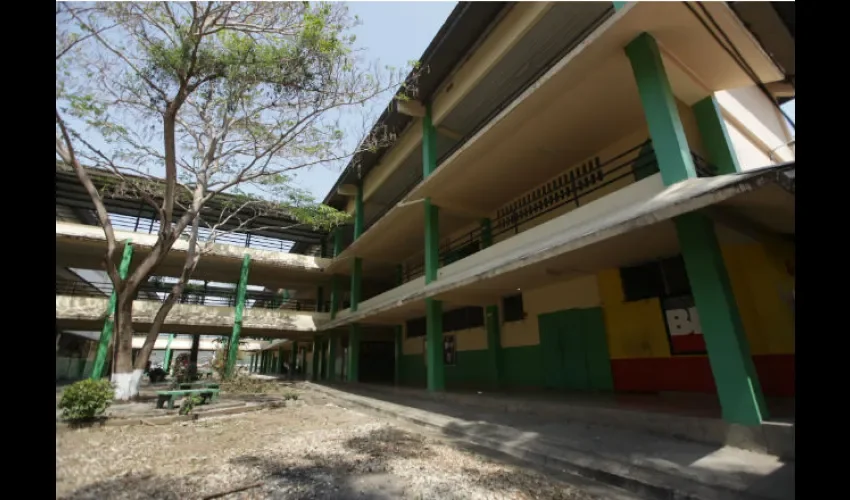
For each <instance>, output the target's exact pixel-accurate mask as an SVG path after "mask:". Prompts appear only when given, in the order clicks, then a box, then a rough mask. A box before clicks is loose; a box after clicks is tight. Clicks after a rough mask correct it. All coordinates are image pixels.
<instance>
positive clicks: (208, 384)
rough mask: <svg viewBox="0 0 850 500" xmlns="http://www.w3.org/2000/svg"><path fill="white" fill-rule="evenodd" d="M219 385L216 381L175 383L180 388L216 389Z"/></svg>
mask: <svg viewBox="0 0 850 500" xmlns="http://www.w3.org/2000/svg"><path fill="white" fill-rule="evenodd" d="M219 387H220V386H219V385H218V382H182V383H179V384H177V388H178V389H180V390H191V389H218V388H219Z"/></svg>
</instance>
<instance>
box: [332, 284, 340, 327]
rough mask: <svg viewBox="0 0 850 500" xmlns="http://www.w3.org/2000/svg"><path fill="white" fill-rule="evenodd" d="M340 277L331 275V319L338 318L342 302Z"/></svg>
mask: <svg viewBox="0 0 850 500" xmlns="http://www.w3.org/2000/svg"><path fill="white" fill-rule="evenodd" d="M339 299H340V289H339V277H338V276H336V275H334V276H331V311H330V312H331V319H334V318H336V313H337V311H339V303H340V300H339Z"/></svg>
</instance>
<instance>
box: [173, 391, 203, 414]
mask: <svg viewBox="0 0 850 500" xmlns="http://www.w3.org/2000/svg"><path fill="white" fill-rule="evenodd" d="M203 402H204V398H203V397H201V396H194V395H193V396H188V397H185V398H183V403H182V404H181V405H180V411H178V413H179V414H180V415H188V414H190V413H192V410H194V409H195V406H197V405H199V404H201V403H203Z"/></svg>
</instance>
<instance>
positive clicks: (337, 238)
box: [334, 227, 342, 258]
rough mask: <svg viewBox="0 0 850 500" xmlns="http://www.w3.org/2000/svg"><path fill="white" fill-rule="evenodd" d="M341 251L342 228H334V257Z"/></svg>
mask: <svg viewBox="0 0 850 500" xmlns="http://www.w3.org/2000/svg"><path fill="white" fill-rule="evenodd" d="M341 253H342V229H341V228H339V227H338V228H336V229H334V258H337V257H339V254H341Z"/></svg>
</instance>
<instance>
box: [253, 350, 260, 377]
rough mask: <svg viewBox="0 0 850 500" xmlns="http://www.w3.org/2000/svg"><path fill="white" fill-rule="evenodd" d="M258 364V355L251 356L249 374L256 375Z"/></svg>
mask: <svg viewBox="0 0 850 500" xmlns="http://www.w3.org/2000/svg"><path fill="white" fill-rule="evenodd" d="M259 363H260V356H259V354H258V353H256V352H255V353H254V354H253V356H251V373H257V365H258V364H259Z"/></svg>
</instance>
